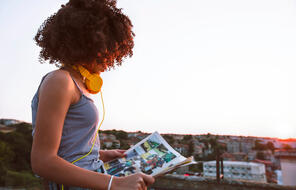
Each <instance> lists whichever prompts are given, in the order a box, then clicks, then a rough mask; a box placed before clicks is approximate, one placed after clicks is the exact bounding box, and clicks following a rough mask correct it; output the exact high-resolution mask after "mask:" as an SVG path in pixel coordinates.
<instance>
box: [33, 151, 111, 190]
mask: <svg viewBox="0 0 296 190" xmlns="http://www.w3.org/2000/svg"><path fill="white" fill-rule="evenodd" d="M31 164H32V169H33V171H34V172H35V173H36V174H38V175H40V176H41V177H44V178H45V179H46V180H49V181H53V182H55V183H58V184H63V185H65V186H77V187H87V188H91V189H102V190H106V189H107V188H108V183H109V180H110V175H105V174H101V173H98V172H93V171H89V170H86V169H83V168H80V167H77V166H75V165H74V164H71V163H69V162H67V161H66V160H64V159H62V158H61V157H59V156H47V157H42V158H40V157H39V158H36V157H35V158H34V156H32V161H31Z"/></svg>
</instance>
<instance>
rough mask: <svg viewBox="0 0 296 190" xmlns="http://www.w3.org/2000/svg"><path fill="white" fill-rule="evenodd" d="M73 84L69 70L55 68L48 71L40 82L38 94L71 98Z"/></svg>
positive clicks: (73, 88) (73, 90) (73, 91)
mask: <svg viewBox="0 0 296 190" xmlns="http://www.w3.org/2000/svg"><path fill="white" fill-rule="evenodd" d="M74 93H75V86H74V83H73V80H72V78H71V76H70V74H69V72H67V71H64V70H55V71H53V72H51V73H49V74H48V75H47V76H46V78H45V79H44V81H43V82H42V84H41V88H40V92H39V95H40V96H48V95H53V96H60V97H61V96H66V97H68V98H71V99H72V96H73V94H74Z"/></svg>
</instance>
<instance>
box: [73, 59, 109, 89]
mask: <svg viewBox="0 0 296 190" xmlns="http://www.w3.org/2000/svg"><path fill="white" fill-rule="evenodd" d="M73 68H74V69H75V70H76V71H79V73H80V74H81V75H82V76H83V77H85V85H86V88H87V90H88V91H89V93H91V94H97V93H99V92H100V91H101V87H102V85H103V79H102V78H101V76H100V75H99V74H97V73H94V74H91V73H90V72H89V71H88V70H87V69H85V68H84V67H82V66H81V65H77V66H76V65H74V66H73Z"/></svg>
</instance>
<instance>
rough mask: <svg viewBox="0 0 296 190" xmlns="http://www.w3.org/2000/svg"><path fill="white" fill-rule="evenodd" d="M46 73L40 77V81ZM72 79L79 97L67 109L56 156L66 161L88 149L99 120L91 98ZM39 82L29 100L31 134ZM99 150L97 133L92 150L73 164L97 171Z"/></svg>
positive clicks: (79, 155) (99, 162)
mask: <svg viewBox="0 0 296 190" xmlns="http://www.w3.org/2000/svg"><path fill="white" fill-rule="evenodd" d="M48 74H49V73H48ZM48 74H47V75H48ZM47 75H45V76H44V77H43V78H42V81H41V83H42V82H43V80H44V78H45V77H46V76H47ZM72 80H73V82H74V83H75V85H76V87H77V88H78V89H79V91H80V93H81V97H80V99H79V101H78V102H77V103H75V104H72V105H70V107H69V109H68V112H67V114H66V118H65V121H64V126H63V132H62V138H61V143H60V147H59V150H58V156H60V157H62V158H63V159H65V160H67V161H68V162H73V161H74V160H76V159H78V158H80V157H82V156H84V155H86V154H87V153H88V152H89V151H90V149H91V147H92V145H93V140H94V138H95V133H96V130H97V127H98V121H99V117H98V110H97V108H96V106H95V105H94V102H93V100H92V99H90V98H88V97H87V96H86V95H84V94H83V92H82V90H81V89H80V87H79V86H78V84H77V83H76V81H75V80H74V79H73V78H72ZM41 83H40V85H39V87H38V90H37V92H36V93H35V95H34V97H33V99H32V102H31V107H32V126H33V132H32V135H33V136H34V133H35V124H36V114H37V108H38V100H39V98H38V94H39V93H38V92H39V88H40V86H41ZM99 150H100V140H99V135H97V139H96V142H95V145H94V147H93V149H92V152H91V153H90V154H89V155H88V156H87V157H85V158H83V159H81V160H79V161H78V162H76V163H74V164H75V165H76V166H79V167H81V168H85V169H88V170H92V171H97V170H98V169H99V168H100V167H101V166H102V164H103V162H102V161H101V160H100V159H99Z"/></svg>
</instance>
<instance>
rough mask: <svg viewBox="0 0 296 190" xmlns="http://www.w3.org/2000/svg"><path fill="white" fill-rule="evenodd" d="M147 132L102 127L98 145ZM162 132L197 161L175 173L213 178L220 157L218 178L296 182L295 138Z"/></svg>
mask: <svg viewBox="0 0 296 190" xmlns="http://www.w3.org/2000/svg"><path fill="white" fill-rule="evenodd" d="M17 123H20V121H18V120H13V119H0V132H2V133H10V132H12V131H14V130H15V128H14V127H13V126H14V125H15V124H17ZM149 134H150V133H144V132H141V131H137V132H126V131H122V130H101V131H100V134H99V135H100V141H101V149H128V148H130V147H132V146H133V145H135V144H136V143H138V142H139V141H140V140H142V139H144V138H145V137H146V136H148V135H149ZM161 135H162V137H163V138H164V139H165V140H166V141H167V142H168V143H169V144H170V145H171V146H172V147H173V148H174V149H175V150H176V151H178V152H179V153H181V154H182V155H183V156H185V157H189V156H194V159H195V160H196V161H197V163H198V164H195V165H191V166H189V167H184V168H180V169H179V170H177V171H175V173H177V174H180V175H195V176H201V177H209V178H215V177H216V174H217V165H216V164H217V158H219V163H220V165H219V167H220V168H219V172H222V173H221V174H222V175H221V176H222V177H221V178H226V179H227V178H228V179H234V180H236V179H237V180H244V181H254V182H262V183H274V184H280V185H291V186H296V183H295V179H294V180H293V179H292V178H293V177H292V176H294V178H295V176H296V139H285V140H282V139H277V138H266V137H250V136H230V135H213V134H210V133H208V134H201V135H180V134H161ZM222 160H223V163H221V162H220V161H222ZM221 164H222V165H221ZM221 167H222V168H221ZM219 177H220V176H219Z"/></svg>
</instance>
